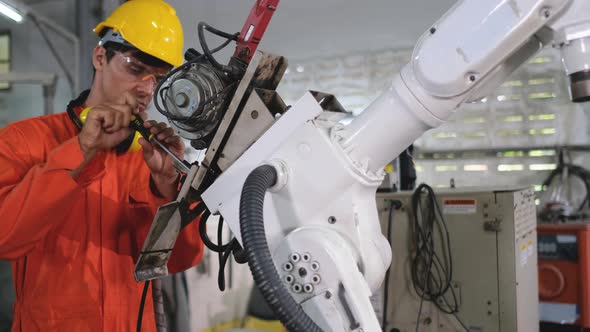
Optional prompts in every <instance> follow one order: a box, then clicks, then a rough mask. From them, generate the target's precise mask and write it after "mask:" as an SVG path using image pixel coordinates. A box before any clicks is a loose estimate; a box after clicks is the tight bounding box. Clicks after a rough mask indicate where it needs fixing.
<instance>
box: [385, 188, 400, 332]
mask: <svg viewBox="0 0 590 332" xmlns="http://www.w3.org/2000/svg"><path fill="white" fill-rule="evenodd" d="M390 203H391V205H390V206H389V214H388V219H387V242H389V245H390V246H391V231H392V228H393V220H394V218H393V215H394V212H393V211H394V210H397V209H400V208H401V205H402V202H400V201H398V200H395V201H391V202H390ZM390 271H391V266H390V267H389V268H388V269H387V272H385V285H384V286H383V288H384V290H383V316H382V317H381V327H382V329H383V331H386V328H387V307H388V301H389V273H390Z"/></svg>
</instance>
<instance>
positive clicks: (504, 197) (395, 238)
mask: <svg viewBox="0 0 590 332" xmlns="http://www.w3.org/2000/svg"><path fill="white" fill-rule="evenodd" d="M436 195H437V200H438V203H439V205H440V208H441V210H442V212H443V216H444V218H445V220H446V223H447V226H448V230H449V233H450V238H451V251H452V259H453V280H452V284H453V287H454V288H455V290H456V293H457V296H458V301H459V304H460V307H459V313H458V314H457V315H458V317H459V318H460V319H461V320H462V321H463V322H464V323H465V325H466V326H467V327H468V328H469V330H470V331H471V332H537V331H539V313H538V307H539V301H538V280H537V232H536V209H535V202H534V200H535V196H534V192H533V190H532V189H521V188H519V189H507V190H492V189H489V190H482V189H469V190H466V189H452V190H444V191H437V192H436ZM411 196H412V193H411V192H407V193H392V194H378V195H377V206H378V208H379V216H380V220H381V227H382V230H383V233H384V234H385V235H386V236H387V231H388V226H391V238H390V242H391V244H392V253H393V255H392V256H393V259H392V265H391V270H390V275H389V285H388V293H387V303H388V307H387V312H386V318H387V323H386V325H387V328H386V329H385V331H392V329H398V330H399V331H401V332H410V331H411V332H414V331H415V330H416V319H417V315H418V308H419V305H420V299H419V297H418V296H417V295H416V293H415V291H414V288H413V286H412V281H411V276H410V262H411V258H412V254H413V250H412V242H413V241H412V240H411V235H412V233H411V232H410V230H411V229H410V226H411V222H413V211H412V204H411ZM392 200H399V201H401V203H402V208H401V209H400V210H394V211H393V218H392V220H391V225H389V224H390V220H389V212H390V206H391V203H390V202H391V201H392ZM435 241H436V242H437V243H439V245H440V243H441V241H440V236H438V237H437V236H435ZM438 248H439V249H438V250H442V249H441V248H440V247H438ZM382 295H383V294H382ZM383 297H385V296H383ZM377 311H380V310H377ZM420 322H421V323H420V325H421V326H420V329H419V331H422V332H434V331H440V332H445V331H449V332H450V331H453V332H454V331H465V330H464V329H463V328H462V327H461V325H460V324H459V323H458V321H457V319H456V318H455V317H454V316H453V315H448V314H445V313H443V312H440V311H439V310H438V309H437V308H436V306H435V305H434V304H433V303H430V302H427V301H424V303H423V308H422V314H421V319H420ZM393 331H396V330H393Z"/></svg>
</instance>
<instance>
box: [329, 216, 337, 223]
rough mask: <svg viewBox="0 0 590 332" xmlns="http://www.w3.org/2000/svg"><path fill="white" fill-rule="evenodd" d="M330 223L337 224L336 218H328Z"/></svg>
mask: <svg viewBox="0 0 590 332" xmlns="http://www.w3.org/2000/svg"><path fill="white" fill-rule="evenodd" d="M328 222H329V223H330V224H335V223H336V217H334V216H330V217H329V218H328Z"/></svg>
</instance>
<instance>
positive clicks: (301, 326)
mask: <svg viewBox="0 0 590 332" xmlns="http://www.w3.org/2000/svg"><path fill="white" fill-rule="evenodd" d="M276 181H277V173H276V170H275V169H274V167H272V166H269V165H262V166H259V167H257V168H256V169H254V170H253V171H252V172H251V173H250V175H248V178H247V179H246V182H245V183H244V187H243V188H242V196H241V197H240V232H241V233H242V241H243V243H244V249H245V250H246V255H247V256H248V265H249V266H250V271H252V276H253V277H254V282H256V285H257V286H258V287H259V288H260V291H261V293H262V295H263V296H264V299H265V300H266V301H267V302H268V304H269V305H270V307H271V308H272V310H273V311H274V313H275V314H276V315H277V316H278V317H279V319H280V320H281V322H282V323H283V325H285V327H286V328H287V330H288V331H290V332H321V331H322V329H321V328H320V327H318V326H317V325H316V324H315V323H314V322H313V321H312V320H311V318H309V316H308V315H307V314H306V313H305V312H304V311H303V309H302V308H301V306H299V304H297V302H295V300H293V298H292V297H291V295H290V294H289V292H288V291H287V289H286V288H285V287H284V286H283V282H282V281H281V279H280V277H279V274H278V273H277V271H276V269H275V265H274V263H273V261H272V255H271V253H270V249H269V248H268V243H267V241H266V233H265V232H264V218H263V211H264V195H265V194H266V191H267V189H268V188H270V187H272V186H273V185H274V184H275V183H276Z"/></svg>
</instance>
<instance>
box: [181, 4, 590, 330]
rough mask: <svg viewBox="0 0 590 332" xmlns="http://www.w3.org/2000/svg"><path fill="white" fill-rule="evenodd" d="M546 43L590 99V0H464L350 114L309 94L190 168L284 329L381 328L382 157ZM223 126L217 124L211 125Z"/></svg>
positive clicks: (384, 253) (579, 93)
mask: <svg viewBox="0 0 590 332" xmlns="http://www.w3.org/2000/svg"><path fill="white" fill-rule="evenodd" d="M549 44H553V46H555V47H558V48H560V49H561V51H562V55H563V62H564V65H565V68H566V73H567V75H569V77H570V82H571V94H572V100H573V101H575V102H578V101H586V100H589V99H590V85H589V82H588V81H589V80H590V54H588V52H589V51H588V50H589V48H588V47H590V2H589V1H587V0H478V1H470V0H463V1H459V2H458V3H457V4H456V5H455V6H454V7H453V8H451V10H450V11H449V12H447V13H446V14H445V15H444V16H443V17H442V18H441V19H440V20H439V21H438V22H436V23H435V24H434V25H433V26H432V27H431V28H430V29H429V31H427V32H426V33H425V34H424V35H423V36H422V37H421V38H420V40H419V41H418V44H417V46H416V48H415V50H414V53H413V57H412V59H411V61H410V63H408V64H407V65H406V66H405V67H404V68H403V69H402V71H401V72H400V73H399V74H398V75H397V76H396V77H395V78H394V79H393V82H392V85H391V86H390V87H389V88H388V89H387V90H386V91H385V92H384V93H383V94H382V95H381V96H380V97H379V98H378V99H377V100H376V101H374V102H373V103H372V104H371V105H370V106H369V107H368V108H367V109H366V110H365V111H364V112H363V113H362V114H361V115H360V116H358V117H356V118H355V119H354V120H353V121H352V122H351V123H350V124H349V125H342V124H341V122H340V120H341V119H342V117H343V113H339V112H335V111H334V107H331V106H330V99H331V98H330V97H329V96H326V95H318V94H312V93H308V94H306V95H304V96H303V97H302V98H301V99H300V100H299V101H298V102H297V103H296V104H295V105H293V106H292V107H291V108H290V109H289V110H288V111H287V112H285V113H284V114H282V115H281V116H280V117H278V118H276V119H273V120H272V125H270V126H264V127H256V128H258V129H253V130H259V131H260V132H259V134H260V136H259V138H257V139H255V142H254V143H253V144H252V145H251V146H249V147H248V148H247V149H246V150H245V151H244V152H243V153H241V154H240V156H239V158H236V159H235V161H231V162H228V163H226V164H225V166H224V167H220V168H221V169H223V171H222V173H221V174H220V175H219V176H218V177H216V179H215V180H214V181H213V182H212V183H211V184H207V185H206V186H203V183H205V182H206V181H204V180H203V179H204V178H205V176H206V175H205V173H206V170H207V169H209V170H211V169H212V166H213V165H212V164H213V163H214V161H215V160H216V159H215V157H212V158H209V159H207V157H206V159H205V163H204V164H203V165H201V168H199V170H198V173H197V175H196V176H195V174H194V173H195V172H196V171H195V170H194V167H195V166H193V170H192V171H191V174H192V177H190V179H191V181H192V182H191V185H192V189H191V190H194V191H196V192H197V193H198V194H200V196H201V197H202V199H203V201H204V202H205V204H206V206H207V208H208V209H209V211H210V212H211V213H213V214H220V215H221V216H223V218H224V219H225V221H226V222H227V223H228V224H229V226H230V228H231V230H232V232H233V233H234V235H235V236H236V239H237V240H238V241H239V242H240V243H241V244H242V245H243V247H244V249H245V251H246V253H247V257H248V264H249V265H250V268H251V270H252V273H253V275H254V279H255V282H256V284H257V285H258V286H259V287H260V288H261V291H262V293H263V295H264V296H265V298H266V299H267V301H268V302H269V303H270V305H271V306H272V307H274V310H275V312H276V313H277V314H278V315H279V317H280V318H281V321H282V322H283V323H284V324H285V325H286V327H287V329H288V330H289V331H305V332H308V331H321V330H324V331H357V332H359V331H379V330H380V329H381V328H380V327H379V323H378V321H377V319H376V317H375V314H374V310H373V308H372V306H371V303H370V301H369V297H370V296H371V294H372V293H373V292H375V291H376V290H377V289H378V288H379V286H380V285H381V282H382V280H383V278H384V276H385V272H386V270H387V268H388V267H389V265H390V261H391V249H390V246H389V244H388V243H387V241H386V239H385V238H384V237H383V235H382V232H381V230H380V226H379V219H378V215H377V210H376V202H375V192H376V189H377V187H378V186H379V184H380V183H381V180H382V178H383V175H384V173H383V171H382V170H383V167H384V166H385V165H386V164H387V163H389V162H390V161H391V160H393V159H394V158H395V157H396V156H397V155H398V154H399V153H400V152H401V151H403V150H404V149H405V148H406V147H407V146H408V145H410V144H411V143H412V142H414V141H415V140H416V139H417V138H418V137H420V136H421V135H422V134H423V133H424V132H425V131H427V130H429V129H431V128H433V127H436V126H439V125H441V124H442V123H443V122H444V121H445V120H446V119H447V118H448V117H449V116H450V115H451V113H452V112H453V110H454V109H456V108H457V107H459V106H460V105H461V104H462V103H464V102H467V101H473V100H477V99H479V98H482V97H484V96H486V95H487V94H488V93H489V92H491V91H493V90H494V89H495V88H496V87H497V86H499V85H500V84H501V82H502V81H503V80H504V79H505V78H506V77H507V76H508V75H509V74H510V73H511V72H512V71H513V70H514V69H516V68H518V67H519V66H520V65H522V64H523V63H524V62H525V61H527V59H529V58H530V57H531V56H532V55H533V54H535V53H536V52H537V51H538V50H540V49H541V48H543V47H544V46H546V45H549ZM243 81H244V79H242V82H243ZM239 90H240V88H239V87H238V91H239ZM170 100H175V99H174V98H170ZM332 106H333V105H332ZM230 108H231V105H230ZM262 108H264V107H262ZM262 108H261V106H260V103H258V104H256V103H254V102H252V103H250V100H248V102H246V103H243V104H242V106H241V114H252V118H253V119H255V117H254V112H256V117H258V114H259V113H261V112H262V113H264V112H263V111H264V110H263V109H262ZM227 117H228V115H227V113H226V115H225V117H224V120H225V119H226V118H227ZM228 128H231V126H225V125H224V123H223V122H222V125H220V126H219V127H218V129H217V131H218V132H219V131H220V130H222V131H223V130H229V131H231V129H228ZM234 128H236V127H234ZM251 136H256V135H251ZM216 137H217V136H216ZM229 140H230V141H231V137H230V139H229ZM216 141H218V140H216V138H214V139H213V142H212V144H213V147H217V145H215V144H216ZM219 141H222V140H221V139H220V140H219ZM225 141H227V139H225ZM213 150H215V149H213ZM210 151H211V153H212V154H211V155H212V156H213V153H214V152H215V151H212V150H211V147H210V149H209V150H208V154H209V152H210ZM215 153H217V152H215ZM199 173H200V174H202V175H201V176H199ZM185 193H186V191H185Z"/></svg>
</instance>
